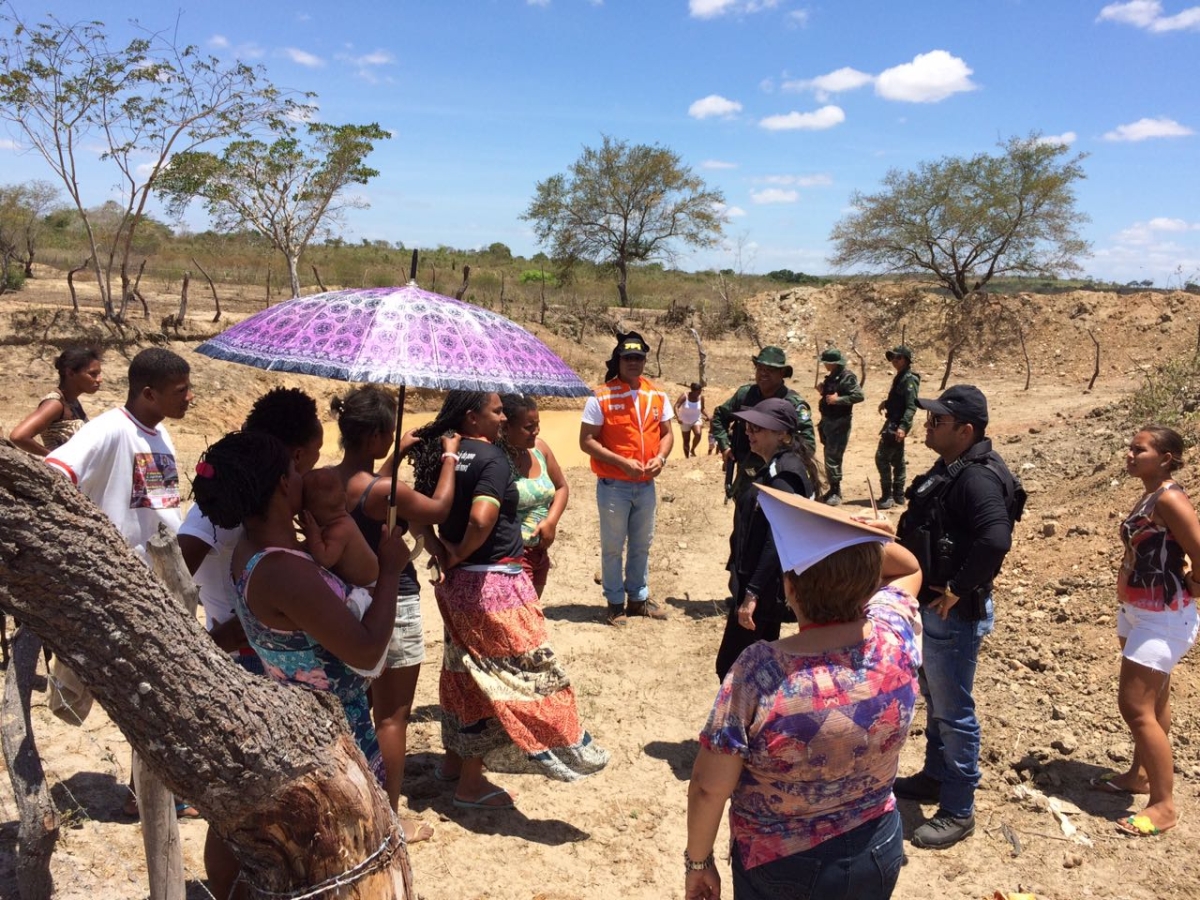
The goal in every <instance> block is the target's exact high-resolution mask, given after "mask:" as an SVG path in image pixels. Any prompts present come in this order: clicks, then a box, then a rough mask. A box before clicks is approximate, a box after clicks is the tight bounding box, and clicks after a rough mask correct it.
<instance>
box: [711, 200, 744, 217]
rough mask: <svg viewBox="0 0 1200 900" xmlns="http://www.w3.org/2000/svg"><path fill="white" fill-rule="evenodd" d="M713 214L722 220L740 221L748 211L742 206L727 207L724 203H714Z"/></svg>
mask: <svg viewBox="0 0 1200 900" xmlns="http://www.w3.org/2000/svg"><path fill="white" fill-rule="evenodd" d="M713 212H715V213H716V214H717V215H719V216H720V217H721V218H722V219H740V218H741V217H742V216H744V215H746V211H745V210H744V209H742V208H741V207H740V206H726V205H725V204H724V203H714V204H713Z"/></svg>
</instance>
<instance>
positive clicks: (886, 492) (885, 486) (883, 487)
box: [877, 478, 896, 509]
mask: <svg viewBox="0 0 1200 900" xmlns="http://www.w3.org/2000/svg"><path fill="white" fill-rule="evenodd" d="M879 498H880V499H879V503H878V504H877V505H878V507H879V508H880V509H891V508H892V507H893V506H895V505H896V503H895V501H893V500H892V483H891V482H890V481H884V480H883V479H882V478H880V479H879Z"/></svg>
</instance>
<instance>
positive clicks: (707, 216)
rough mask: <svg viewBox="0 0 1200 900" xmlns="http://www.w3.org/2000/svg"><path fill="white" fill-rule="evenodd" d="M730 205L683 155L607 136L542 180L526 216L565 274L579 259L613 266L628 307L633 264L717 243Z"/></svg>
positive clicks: (539, 239) (672, 260) (666, 257)
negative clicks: (685, 162)
mask: <svg viewBox="0 0 1200 900" xmlns="http://www.w3.org/2000/svg"><path fill="white" fill-rule="evenodd" d="M724 201H725V197H724V195H723V194H722V193H721V192H720V191H719V190H714V189H712V188H709V187H708V186H707V185H706V184H705V183H704V181H703V179H701V178H700V177H699V176H697V175H695V174H693V173H692V170H691V169H690V168H689V167H687V166H685V165H683V163H682V161H681V160H680V158H679V155H678V154H677V153H675V152H673V151H671V150H667V149H666V148H663V147H657V146H655V147H651V146H647V145H645V144H635V145H632V146H631V145H630V144H629V143H627V142H626V141H618V140H614V139H613V138H610V137H608V136H607V135H605V136H604V139H603V142H602V143H601V145H600V147H598V148H597V147H585V148H584V150H583V154H582V155H581V156H580V157H579V159H577V160H575V162H574V163H573V164H572V165H571V169H570V171H569V172H568V173H566V174H560V175H553V176H551V177H550V178H547V179H546V180H545V181H541V182H538V185H537V188H536V193H535V195H534V198H533V200H532V201H531V202H530V204H529V208H528V209H527V210H526V211H525V213H524V215H523V216H522V218H524V219H526V220H527V221H529V222H532V223H533V230H534V233H535V234H536V235H537V238H538V242H539V243H540V244H542V245H543V246H549V247H551V248H552V249H551V253H552V255H553V256H554V258H555V260H556V262H557V263H558V264H559V266H560V267H561V268H562V269H564V270H566V271H569V270H570V268H571V263H572V262H573V261H575V260H588V261H590V262H594V263H598V264H602V265H611V266H612V267H613V268H614V269H615V270H616V272H617V292H618V293H619V295H620V298H621V305H622V306H629V294H628V289H627V286H628V281H629V265H630V264H631V263H639V262H648V261H651V260H666V261H668V262H672V263H673V262H674V261H675V258H676V256H677V252H678V245H679V244H683V245H686V246H690V247H712V246H715V245H716V244H717V242H718V241H719V240H720V238H721V226H722V219H721V213H720V208H721V205H722V204H723V203H724Z"/></svg>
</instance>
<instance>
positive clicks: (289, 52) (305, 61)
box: [283, 47, 325, 69]
mask: <svg viewBox="0 0 1200 900" xmlns="http://www.w3.org/2000/svg"><path fill="white" fill-rule="evenodd" d="M283 55H284V56H286V57H287V58H288V59H290V60H291V61H292V62H294V63H295V64H296V65H298V66H305V67H307V68H309V69H319V68H320V67H321V66H323V65H325V60H323V59H321V57H319V56H316V55H315V54H312V53H309V52H308V51H307V50H298V49H297V48H295V47H284V48H283Z"/></svg>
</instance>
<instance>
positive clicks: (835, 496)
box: [821, 491, 842, 506]
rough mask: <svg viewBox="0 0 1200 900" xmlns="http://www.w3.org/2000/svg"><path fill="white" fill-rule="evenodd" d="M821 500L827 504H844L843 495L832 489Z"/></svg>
mask: <svg viewBox="0 0 1200 900" xmlns="http://www.w3.org/2000/svg"><path fill="white" fill-rule="evenodd" d="M821 502H822V503H824V504H825V505H826V506H841V505H842V495H841V494H839V493H836V492H834V491H830V492H829V493H828V494H826V495H825V497H824V499H823V500H822V501H821Z"/></svg>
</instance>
